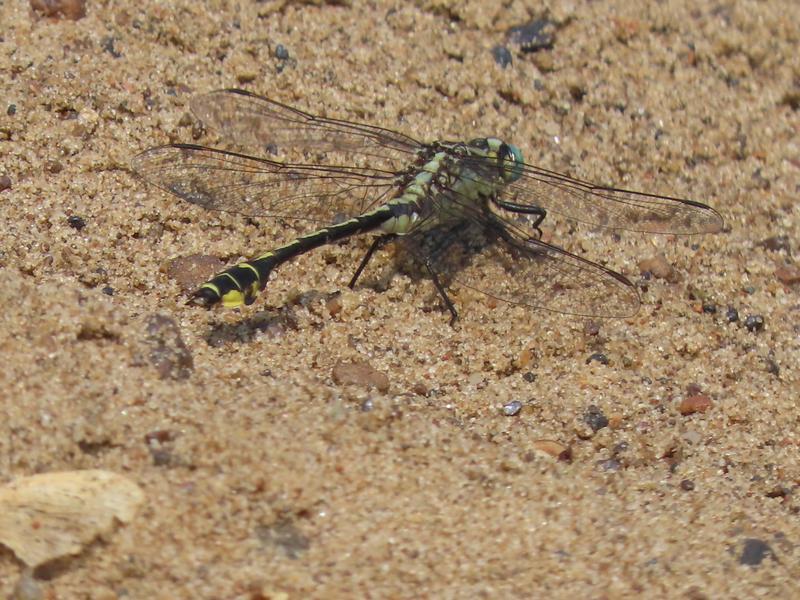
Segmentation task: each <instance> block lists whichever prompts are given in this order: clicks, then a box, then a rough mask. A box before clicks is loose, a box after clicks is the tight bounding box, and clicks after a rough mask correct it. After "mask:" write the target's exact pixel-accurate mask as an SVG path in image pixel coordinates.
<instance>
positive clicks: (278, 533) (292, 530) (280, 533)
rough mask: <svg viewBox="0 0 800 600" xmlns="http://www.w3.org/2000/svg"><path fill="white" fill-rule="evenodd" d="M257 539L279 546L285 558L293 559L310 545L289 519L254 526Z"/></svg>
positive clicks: (263, 542)
mask: <svg viewBox="0 0 800 600" xmlns="http://www.w3.org/2000/svg"><path fill="white" fill-rule="evenodd" d="M255 534H256V537H257V538H258V540H259V541H260V542H261V543H262V544H263V545H264V546H274V547H277V548H280V549H281V550H282V551H283V553H284V554H285V555H286V557H287V558H289V559H292V560H295V559H297V558H298V557H299V556H300V555H301V554H303V553H304V552H305V551H306V550H308V549H309V548H310V547H311V541H310V540H309V539H308V537H306V536H305V535H303V532H302V531H300V530H299V529H298V528H297V526H296V525H295V524H294V523H293V522H292V521H291V520H289V519H281V520H279V521H277V522H275V523H272V524H270V525H258V526H257V527H256V528H255Z"/></svg>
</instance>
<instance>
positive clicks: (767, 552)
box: [739, 538, 774, 567]
mask: <svg viewBox="0 0 800 600" xmlns="http://www.w3.org/2000/svg"><path fill="white" fill-rule="evenodd" d="M767 556H773V557H774V554H773V553H772V548H770V547H769V544H767V542H765V541H763V540H759V539H757V538H747V539H746V540H745V541H744V548H743V549H742V555H741V556H740V557H739V564H741V565H750V566H753V567H755V566H758V565H760V564H761V563H762V562H763V561H764V559H765V558H766V557H767Z"/></svg>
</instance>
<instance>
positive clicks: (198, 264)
mask: <svg viewBox="0 0 800 600" xmlns="http://www.w3.org/2000/svg"><path fill="white" fill-rule="evenodd" d="M223 266H224V263H223V262H222V261H221V260H220V259H218V258H217V257H216V256H209V255H208V254H190V255H189V256H179V257H178V258H173V259H172V260H170V261H168V262H167V263H166V265H165V267H164V271H165V273H166V275H167V277H169V278H170V279H172V280H173V281H175V283H177V284H178V287H180V288H181V290H182V291H184V292H187V291H192V290H194V289H195V288H197V287H198V286H199V285H201V284H203V283H204V282H206V281H208V279H209V278H211V277H213V276H214V274H215V273H218V272H219V271H221V270H222V267H223Z"/></svg>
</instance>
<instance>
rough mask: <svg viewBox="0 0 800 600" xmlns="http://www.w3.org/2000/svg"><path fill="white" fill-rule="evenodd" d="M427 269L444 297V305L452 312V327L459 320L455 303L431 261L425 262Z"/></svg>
mask: <svg viewBox="0 0 800 600" xmlns="http://www.w3.org/2000/svg"><path fill="white" fill-rule="evenodd" d="M425 269H427V271H428V275H430V276H431V279H432V280H433V285H435V286H436V291H437V292H439V295H440V296H441V297H442V300H443V301H444V305H445V306H446V307H447V310H449V311H450V327H452V326H453V325H455V323H456V321H457V320H458V311H457V310H456V307H455V305H454V304H453V301H452V300H450V296H448V295H447V291H446V290H445V289H444V286H443V285H442V282H441V281H439V274H438V273H437V272H436V271H434V270H433V267H432V266H431V264H430V262H429V261H425Z"/></svg>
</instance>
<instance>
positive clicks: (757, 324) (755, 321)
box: [744, 315, 764, 333]
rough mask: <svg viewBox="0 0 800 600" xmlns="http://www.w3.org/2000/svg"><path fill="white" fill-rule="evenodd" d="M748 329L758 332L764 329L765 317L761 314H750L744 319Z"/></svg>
mask: <svg viewBox="0 0 800 600" xmlns="http://www.w3.org/2000/svg"><path fill="white" fill-rule="evenodd" d="M744 326H745V327H746V328H747V331H752V332H754V333H755V332H758V331H761V330H762V329H764V317H762V316H761V315H750V316H749V317H747V318H746V319H745V320H744Z"/></svg>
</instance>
